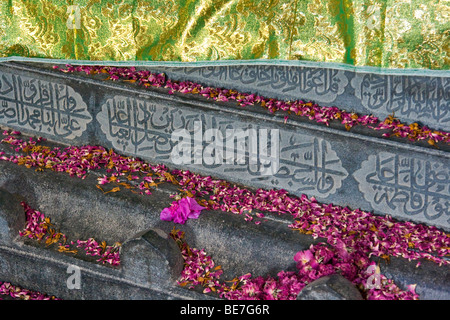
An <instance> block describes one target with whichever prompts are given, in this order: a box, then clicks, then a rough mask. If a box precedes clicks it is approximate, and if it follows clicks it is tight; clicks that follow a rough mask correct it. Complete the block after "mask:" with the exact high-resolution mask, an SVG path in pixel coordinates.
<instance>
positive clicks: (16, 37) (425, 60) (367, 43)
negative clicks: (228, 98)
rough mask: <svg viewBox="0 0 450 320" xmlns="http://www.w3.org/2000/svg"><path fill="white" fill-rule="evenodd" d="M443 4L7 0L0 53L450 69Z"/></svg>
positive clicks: (444, 0)
mask: <svg viewBox="0 0 450 320" xmlns="http://www.w3.org/2000/svg"><path fill="white" fill-rule="evenodd" d="M449 27H450V1H449V0H353V1H352V0H264V1H262V0H152V1H137V0H136V1H135V0H73V1H70V0H4V1H1V4H0V59H3V60H7V59H8V58H11V57H22V58H44V59H58V60H61V61H67V62H73V61H75V62H76V61H91V62H92V61H102V62H108V61H109V62H142V61H143V62H161V63H166V64H168V65H170V64H171V63H172V64H173V63H180V62H181V63H191V64H195V63H202V62H214V61H215V62H217V61H220V62H225V63H235V62H237V61H240V62H242V61H247V62H255V61H266V62H268V63H281V62H283V63H292V64H295V62H298V61H309V62H315V63H335V64H343V65H346V66H352V67H359V66H361V67H378V68H389V69H409V70H411V69H422V70H423V69H427V70H448V69H449V68H450V67H449V66H450V53H449V52H450V31H449V30H450V28H449Z"/></svg>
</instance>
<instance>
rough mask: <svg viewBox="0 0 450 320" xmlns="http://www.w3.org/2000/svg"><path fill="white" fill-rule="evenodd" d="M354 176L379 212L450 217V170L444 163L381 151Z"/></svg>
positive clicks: (370, 157) (436, 217)
mask: <svg viewBox="0 0 450 320" xmlns="http://www.w3.org/2000/svg"><path fill="white" fill-rule="evenodd" d="M354 177H355V179H356V180H357V182H358V184H359V190H360V191H361V192H362V194H363V195H364V198H365V199H366V200H367V201H368V202H369V203H370V204H371V205H372V207H373V209H375V210H378V211H379V212H383V213H385V214H391V215H401V216H404V217H412V216H420V217H423V218H424V219H425V220H427V221H433V220H436V219H442V218H450V169H449V167H448V166H446V165H445V164H444V163H440V162H434V161H429V160H422V159H416V158H413V157H411V156H403V155H398V154H392V153H388V152H381V153H379V154H378V155H371V156H369V158H368V159H367V160H366V161H363V163H362V165H361V168H360V169H359V170H357V171H355V173H354ZM447 221H448V220H447Z"/></svg>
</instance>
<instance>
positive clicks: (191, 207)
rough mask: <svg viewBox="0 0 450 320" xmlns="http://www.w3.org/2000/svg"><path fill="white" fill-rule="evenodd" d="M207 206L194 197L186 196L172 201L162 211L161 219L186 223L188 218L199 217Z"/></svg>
mask: <svg viewBox="0 0 450 320" xmlns="http://www.w3.org/2000/svg"><path fill="white" fill-rule="evenodd" d="M204 209H206V208H205V207H203V206H201V205H199V204H198V203H197V202H196V201H195V200H194V199H193V198H191V197H186V198H182V199H180V200H178V201H174V202H172V204H171V206H170V207H169V208H165V209H163V210H162V211H161V214H160V219H161V220H164V221H173V222H175V223H180V224H184V223H185V222H186V221H187V219H197V218H198V217H199V216H200V213H201V211H202V210H204Z"/></svg>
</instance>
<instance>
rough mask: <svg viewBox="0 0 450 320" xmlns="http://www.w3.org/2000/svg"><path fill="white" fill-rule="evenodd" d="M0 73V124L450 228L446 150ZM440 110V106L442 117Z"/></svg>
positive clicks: (14, 70)
mask: <svg viewBox="0 0 450 320" xmlns="http://www.w3.org/2000/svg"><path fill="white" fill-rule="evenodd" d="M249 72H250V71H249ZM308 72H309V71H308ZM327 72H328V73H329V72H331V71H327ZM340 72H341V71H340ZM194 73H195V72H194ZM328 73H327V74H328ZM1 74H2V76H1V77H2V78H1V79H2V81H3V82H5V85H2V88H3V89H2V91H3V92H6V93H4V96H3V98H2V97H1V95H0V100H2V101H4V102H3V104H2V107H1V109H0V124H2V125H6V126H8V127H11V128H14V129H18V130H21V131H23V132H28V133H30V134H36V135H41V136H43V137H46V138H48V139H52V140H55V141H60V142H62V143H66V144H100V145H103V146H105V147H108V148H109V147H112V148H115V149H116V150H117V151H119V152H121V153H123V154H126V155H132V156H137V157H140V158H143V159H145V160H148V161H150V162H153V163H163V164H166V165H168V166H169V167H174V166H175V167H177V168H180V169H189V170H191V171H194V172H198V173H201V174H206V175H212V176H214V177H217V178H223V179H227V180H230V181H233V182H236V183H239V184H242V185H247V186H251V187H255V188H258V187H262V188H266V189H270V188H277V189H281V188H282V189H285V190H287V191H289V192H290V193H292V194H295V195H300V194H306V195H308V196H310V197H311V196H314V197H316V199H317V200H319V201H321V202H325V203H334V204H338V205H341V206H349V207H352V208H360V209H363V210H368V211H374V213H376V214H381V215H385V214H389V215H392V216H393V217H395V218H397V219H400V220H412V221H416V222H419V223H426V224H431V225H435V226H437V227H439V228H442V229H444V230H447V231H448V230H450V220H449V219H450V217H449V216H450V211H449V206H448V203H449V196H450V194H449V190H450V188H449V187H450V185H449V183H450V179H449V176H450V172H449V168H450V154H449V152H448V151H449V150H447V149H448V148H447V149H446V148H445V147H444V148H443V149H441V150H439V149H433V148H431V147H424V146H423V145H422V144H420V143H419V144H412V143H409V142H406V141H401V140H395V139H383V138H381V133H379V134H378V133H374V132H371V131H370V130H365V129H363V128H355V130H352V131H351V132H347V131H346V130H344V129H343V128H342V126H339V125H330V127H326V126H320V125H317V124H314V123H310V122H308V121H305V120H303V119H299V118H295V117H294V118H292V119H291V120H289V121H288V122H287V123H284V116H283V115H280V114H275V115H273V114H268V112H266V111H265V110H263V109H262V108H260V107H256V106H255V107H251V108H245V109H244V108H240V107H236V106H235V105H232V103H228V104H227V103H214V102H211V101H205V100H204V99H200V98H198V97H191V96H189V97H187V96H181V95H168V94H167V92H165V91H164V90H143V89H142V88H138V87H136V86H133V85H124V84H117V83H112V82H105V81H101V80H99V79H97V78H95V77H94V78H91V77H87V76H86V77H83V76H78V75H66V74H62V73H61V72H57V71H53V70H46V69H45V68H44V69H39V68H36V67H30V66H23V65H17V64H9V65H5V64H4V65H3V66H2V67H1ZM311 74H313V73H311ZM323 74H324V73H321V72H318V73H317V76H318V77H322V76H324V75H323ZM331 74H332V73H330V74H329V75H331ZM359 76H362V75H358V77H359ZM355 77H356V76H355ZM385 77H391V76H387V75H386V76H385ZM33 79H34V80H33ZM443 79H444V78H442V79H441V78H439V79H438V80H436V81H444V80H443ZM280 81H281V80H280ZM330 81H331V80H330ZM374 81H375V80H374ZM377 81H378V80H377ZM389 81H391V80H389ZM392 81H394V80H392ZM392 81H391V82H390V83H393V82H392ZM395 81H397V80H395ZM395 81H394V82H395ZM430 81H431V80H430ZM413 82H414V81H413ZM25 83H28V85H27V86H25ZM337 83H338V82H337ZM405 83H406V82H405ZM408 83H409V82H408ZM433 83H434V82H433ZM13 84H17V85H16V86H13ZM365 84H366V82H365V80H364V81H361V86H363V87H364V88H365V86H366V85H365ZM370 86H371V85H370ZM370 86H369V87H370ZM46 88H53V89H52V90H53V91H52V92H53V95H50V94H49V93H48V92H50V91H51V90H50V89H48V92H47V94H46V95H44V94H43V92H46V91H45V90H44V89H46ZM249 88H250V87H249ZM250 89H251V88H250ZM317 90H318V89H317ZM336 90H337V89H336ZM398 90H400V89H398ZM411 90H412V89H411ZM411 90H406V89H405V92H410V93H411V92H412V91H411ZM439 90H440V89H439ZM62 92H64V95H63V94H62ZM362 95H363V96H364V97H368V95H366V94H363V93H362ZM13 96H14V97H15V98H14V99H15V100H14V99H12V97H13ZM19 97H20V99H19ZM61 99H62V102H60V103H61V104H58V102H59V101H60V100H61ZM372 103H374V102H372ZM61 106H62V107H61ZM447 107H448V105H445V103H444V106H443V108H444V110H443V111H439V112H440V114H442V115H444V114H445V112H446V110H447V109H446V108H447ZM411 114H413V113H411ZM417 117H418V118H416V119H424V117H425V116H423V115H420V116H419V114H418V115H417ZM441 118H442V119H444V118H443V117H441ZM50 119H53V120H52V121H50ZM69 120H70V121H69ZM69 124H70V125H69ZM227 130H231V131H227ZM229 132H231V134H232V136H230V133H229ZM230 137H233V138H234V139H230ZM239 137H240V138H242V139H241V140H239ZM230 142H231V143H230ZM228 147H229V148H228Z"/></svg>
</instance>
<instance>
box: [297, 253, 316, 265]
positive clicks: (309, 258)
mask: <svg viewBox="0 0 450 320" xmlns="http://www.w3.org/2000/svg"><path fill="white" fill-rule="evenodd" d="M294 261H296V262H297V268H298V269H302V268H303V267H306V266H310V267H311V268H313V269H316V268H317V267H318V264H317V261H316V259H315V258H314V254H313V253H312V252H311V250H303V251H299V252H297V253H296V254H295V256H294Z"/></svg>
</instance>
